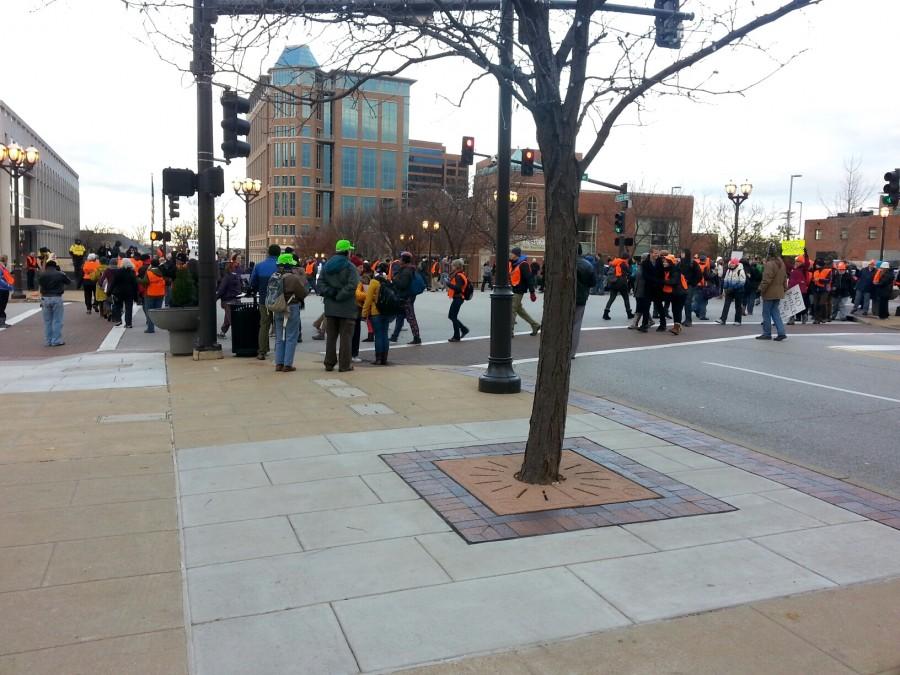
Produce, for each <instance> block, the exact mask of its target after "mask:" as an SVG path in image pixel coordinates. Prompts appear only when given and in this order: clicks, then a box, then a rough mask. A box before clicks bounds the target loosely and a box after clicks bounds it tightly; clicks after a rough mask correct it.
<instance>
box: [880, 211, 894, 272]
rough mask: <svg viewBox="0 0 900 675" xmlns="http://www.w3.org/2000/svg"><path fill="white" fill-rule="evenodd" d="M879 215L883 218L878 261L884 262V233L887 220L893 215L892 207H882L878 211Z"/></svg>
mask: <svg viewBox="0 0 900 675" xmlns="http://www.w3.org/2000/svg"><path fill="white" fill-rule="evenodd" d="M878 215H879V216H881V248H880V249H879V250H878V259H879V260H884V231H885V229H886V228H887V218H888V216H889V215H891V207H890V206H882V207H881V208H879V209H878Z"/></svg>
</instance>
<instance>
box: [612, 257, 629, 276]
mask: <svg viewBox="0 0 900 675" xmlns="http://www.w3.org/2000/svg"><path fill="white" fill-rule="evenodd" d="M610 264H611V265H612V266H613V268H614V269H615V271H616V276H617V277H621V276H622V274H623V272H622V269H623V266H624V265H627V264H628V261H627V260H625V258H616V259H614V260H613V261H612V263H610Z"/></svg>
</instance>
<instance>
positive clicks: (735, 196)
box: [725, 181, 753, 251]
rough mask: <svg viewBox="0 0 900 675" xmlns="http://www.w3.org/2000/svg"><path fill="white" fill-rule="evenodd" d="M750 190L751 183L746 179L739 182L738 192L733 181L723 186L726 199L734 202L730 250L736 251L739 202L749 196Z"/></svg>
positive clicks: (751, 188) (741, 202)
mask: <svg viewBox="0 0 900 675" xmlns="http://www.w3.org/2000/svg"><path fill="white" fill-rule="evenodd" d="M751 192H753V185H751V184H750V183H749V182H748V181H744V182H743V183H742V184H741V188H740V192H738V186H737V185H735V184H734V181H730V182H729V183H728V185H726V186H725V194H727V195H728V199H730V200H731V201H732V203H733V204H734V231H733V232H732V234H731V250H732V251H737V240H738V215H739V214H740V211H741V204H743V203H744V202H745V201H747V200H748V199H749V198H750V193H751Z"/></svg>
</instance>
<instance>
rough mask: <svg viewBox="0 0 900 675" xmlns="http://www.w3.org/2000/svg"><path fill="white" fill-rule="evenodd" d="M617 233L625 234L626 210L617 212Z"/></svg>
mask: <svg viewBox="0 0 900 675" xmlns="http://www.w3.org/2000/svg"><path fill="white" fill-rule="evenodd" d="M615 230H616V234H624V232H625V212H624V211H619V212H617V213H616V224H615Z"/></svg>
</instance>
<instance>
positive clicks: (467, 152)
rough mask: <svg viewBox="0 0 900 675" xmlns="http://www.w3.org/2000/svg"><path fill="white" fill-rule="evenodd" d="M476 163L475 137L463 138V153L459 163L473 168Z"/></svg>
mask: <svg viewBox="0 0 900 675" xmlns="http://www.w3.org/2000/svg"><path fill="white" fill-rule="evenodd" d="M474 161H475V137H474V136H463V139H462V152H460V158H459V163H460V164H462V165H464V166H472V162H474Z"/></svg>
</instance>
